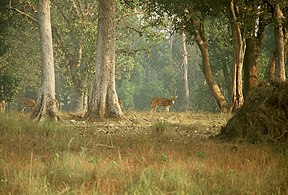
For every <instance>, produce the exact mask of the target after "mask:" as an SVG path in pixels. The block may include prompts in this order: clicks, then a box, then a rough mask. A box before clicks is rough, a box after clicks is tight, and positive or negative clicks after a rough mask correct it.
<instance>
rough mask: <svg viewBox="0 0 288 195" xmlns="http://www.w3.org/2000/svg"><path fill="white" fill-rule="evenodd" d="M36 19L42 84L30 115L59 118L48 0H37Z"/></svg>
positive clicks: (52, 118)
mask: <svg viewBox="0 0 288 195" xmlns="http://www.w3.org/2000/svg"><path fill="white" fill-rule="evenodd" d="M38 21H39V32H40V41H41V67H42V80H41V81H42V86H41V91H40V95H39V97H38V99H37V105H36V108H35V110H34V112H33V115H32V116H33V117H35V118H36V119H37V120H39V121H43V120H45V119H51V120H60V115H59V103H58V101H57V100H56V98H55V73H54V59H53V47H52V32H51V20H50V0H38Z"/></svg>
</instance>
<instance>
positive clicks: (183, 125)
mask: <svg viewBox="0 0 288 195" xmlns="http://www.w3.org/2000/svg"><path fill="white" fill-rule="evenodd" d="M231 116H232V115H231V114H222V113H211V112H191V113H185V112H169V113H167V112H154V113H153V112H136V111H127V112H126V113H125V117H124V119H122V120H116V119H115V120H113V119H108V120H104V121H98V122H87V121H86V119H85V118H84V117H83V114H74V113H62V118H63V120H64V121H65V122H66V123H68V124H70V125H72V126H76V127H80V128H81V127H85V129H86V130H87V129H89V127H92V128H95V127H97V131H98V132H99V133H105V134H116V135H125V133H128V134H147V133H148V134H149V133H151V132H154V133H157V132H158V133H159V134H162V133H166V132H164V131H169V133H170V134H171V133H172V134H174V136H175V137H174V139H179V138H182V139H190V138H209V137H211V136H214V135H216V134H218V133H219V132H220V129H221V127H222V126H224V125H226V123H227V121H228V120H229V119H230V117H231ZM161 131H162V132H161Z"/></svg>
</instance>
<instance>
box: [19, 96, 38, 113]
mask: <svg viewBox="0 0 288 195" xmlns="http://www.w3.org/2000/svg"><path fill="white" fill-rule="evenodd" d="M20 105H21V112H24V111H25V109H26V108H29V109H30V110H32V111H33V110H34V107H35V105H36V102H35V100H32V99H28V98H22V99H21V102H20Z"/></svg>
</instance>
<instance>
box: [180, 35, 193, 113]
mask: <svg viewBox="0 0 288 195" xmlns="http://www.w3.org/2000/svg"><path fill="white" fill-rule="evenodd" d="M182 52H183V62H182V70H183V81H184V90H185V98H184V101H185V108H184V110H185V111H189V110H190V109H191V108H190V95H189V84H188V83H189V82H188V53H187V48H186V34H185V33H184V32H183V33H182Z"/></svg>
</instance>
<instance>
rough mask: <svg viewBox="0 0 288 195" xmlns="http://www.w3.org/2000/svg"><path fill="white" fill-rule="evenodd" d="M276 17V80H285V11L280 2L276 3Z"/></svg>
mask: <svg viewBox="0 0 288 195" xmlns="http://www.w3.org/2000/svg"><path fill="white" fill-rule="evenodd" d="M274 10H275V11H274V17H275V26H274V35H275V53H276V58H275V65H276V67H275V73H276V75H275V76H276V81H285V80H286V75H285V41H284V32H283V25H282V19H283V17H284V16H283V13H282V11H281V9H280V6H279V4H276V6H275V9H274Z"/></svg>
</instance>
